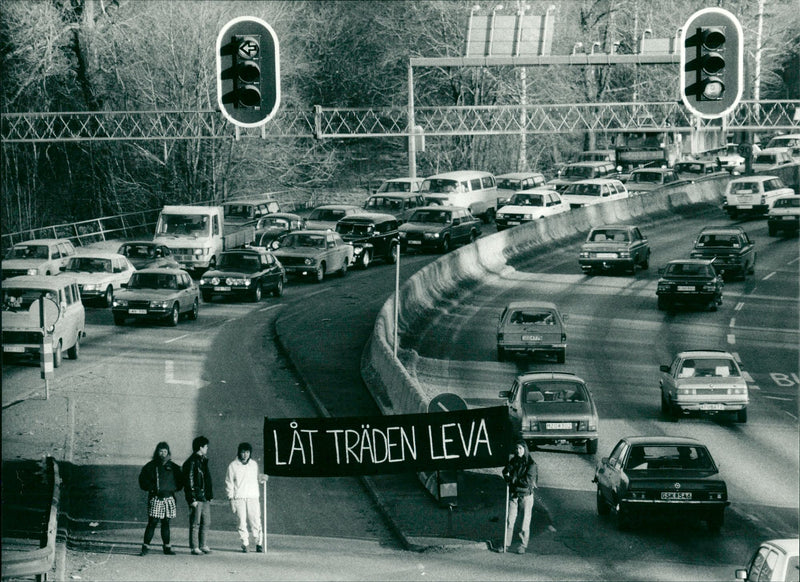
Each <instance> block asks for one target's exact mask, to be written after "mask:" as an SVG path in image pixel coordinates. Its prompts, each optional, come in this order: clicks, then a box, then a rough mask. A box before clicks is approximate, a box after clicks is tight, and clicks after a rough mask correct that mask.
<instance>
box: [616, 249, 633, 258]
mask: <svg viewBox="0 0 800 582" xmlns="http://www.w3.org/2000/svg"><path fill="white" fill-rule="evenodd" d="M617 255H618V256H619V258H620V259H630V258H631V252H630V251H619V252H618V253H617Z"/></svg>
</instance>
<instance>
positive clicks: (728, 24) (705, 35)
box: [680, 8, 744, 119]
mask: <svg viewBox="0 0 800 582" xmlns="http://www.w3.org/2000/svg"><path fill="white" fill-rule="evenodd" d="M680 51H681V54H680V56H681V59H680V88H681V100H682V101H683V103H684V105H686V107H688V108H689V110H690V111H691V112H692V113H693V114H694V115H697V116H699V117H703V118H705V119H716V118H719V117H723V116H724V115H727V114H728V113H730V112H731V110H733V108H734V107H736V105H738V103H739V101H740V100H741V98H742V92H743V89H744V87H743V62H744V51H743V44H742V27H741V25H740V24H739V21H738V20H737V19H736V17H735V16H734V15H733V14H731V13H730V12H728V11H727V10H724V9H722V8H705V9H703V10H700V11H698V12H695V13H694V14H693V15H692V16H691V17H689V20H688V21H687V22H686V25H685V26H684V27H683V29H682V32H681V46H680Z"/></svg>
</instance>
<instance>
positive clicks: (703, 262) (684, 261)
mask: <svg viewBox="0 0 800 582" xmlns="http://www.w3.org/2000/svg"><path fill="white" fill-rule="evenodd" d="M713 262H714V259H672V260H671V261H670V262H669V263H667V264H668V265H676V264H679V263H680V264H689V265H710V264H711V263H713Z"/></svg>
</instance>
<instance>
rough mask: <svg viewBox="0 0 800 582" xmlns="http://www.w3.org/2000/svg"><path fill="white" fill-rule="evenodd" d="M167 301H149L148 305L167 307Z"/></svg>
mask: <svg viewBox="0 0 800 582" xmlns="http://www.w3.org/2000/svg"><path fill="white" fill-rule="evenodd" d="M169 303H170V302H169V301H151V302H150V307H161V308H166V307H169Z"/></svg>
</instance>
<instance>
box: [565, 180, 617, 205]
mask: <svg viewBox="0 0 800 582" xmlns="http://www.w3.org/2000/svg"><path fill="white" fill-rule="evenodd" d="M561 197H562V198H563V200H564V202H566V203H567V204H569V206H570V208H581V207H583V206H591V205H592V204H601V203H603V202H610V201H612V200H622V199H624V198H627V197H628V189H627V188H625V184H623V183H622V182H621V181H620V180H615V179H611V178H595V179H594V180H578V181H577V182H575V183H573V184H570V185H569V186H567V187H566V189H565V190H564V192H563V193H562V194H561Z"/></svg>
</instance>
